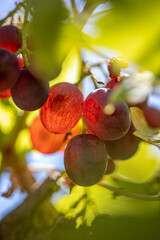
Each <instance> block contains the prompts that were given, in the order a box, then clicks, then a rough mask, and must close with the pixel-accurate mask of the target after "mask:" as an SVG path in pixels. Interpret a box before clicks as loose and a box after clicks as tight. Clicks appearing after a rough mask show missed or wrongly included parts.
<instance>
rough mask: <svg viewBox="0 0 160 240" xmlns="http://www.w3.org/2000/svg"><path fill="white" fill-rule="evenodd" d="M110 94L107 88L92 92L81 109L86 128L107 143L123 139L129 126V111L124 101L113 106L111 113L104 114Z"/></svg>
mask: <svg viewBox="0 0 160 240" xmlns="http://www.w3.org/2000/svg"><path fill="white" fill-rule="evenodd" d="M111 92H112V90H111V89H108V88H100V89H97V90H94V91H93V92H92V93H91V94H89V96H88V97H87V98H86V100H85V101H84V109H83V115H84V120H85V123H86V125H87V127H88V128H89V129H90V130H91V131H92V132H93V133H94V134H95V135H96V136H98V137H99V138H101V139H104V140H109V141H113V140H117V139H119V138H121V137H123V136H124V135H125V134H126V133H127V131H128V129H129V127H130V124H131V116H130V111H129V108H128V106H127V104H126V103H125V102H124V101H122V102H119V103H117V104H115V106H114V111H113V113H111V114H106V113H105V112H104V107H105V106H106V104H107V101H108V99H109V95H110V94H111Z"/></svg>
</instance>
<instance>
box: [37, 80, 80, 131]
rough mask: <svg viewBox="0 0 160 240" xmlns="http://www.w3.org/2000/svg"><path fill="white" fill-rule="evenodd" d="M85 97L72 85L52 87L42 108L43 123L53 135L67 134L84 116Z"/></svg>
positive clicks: (60, 84)
mask: <svg viewBox="0 0 160 240" xmlns="http://www.w3.org/2000/svg"><path fill="white" fill-rule="evenodd" d="M82 110H83V95H82V93H81V91H80V90H79V88H77V87H76V86H75V85H73V84H71V83H59V84H56V85H54V86H53V87H51V89H50V94H49V97H48V99H47V101H46V103H45V104H44V105H43V107H42V108H41V113H40V117H41V121H42V123H43V125H44V127H45V128H46V129H47V130H48V131H50V132H53V133H57V134H59V133H67V132H69V131H70V130H71V129H72V128H73V127H74V126H75V125H76V123H77V122H78V120H79V119H80V118H81V116H82Z"/></svg>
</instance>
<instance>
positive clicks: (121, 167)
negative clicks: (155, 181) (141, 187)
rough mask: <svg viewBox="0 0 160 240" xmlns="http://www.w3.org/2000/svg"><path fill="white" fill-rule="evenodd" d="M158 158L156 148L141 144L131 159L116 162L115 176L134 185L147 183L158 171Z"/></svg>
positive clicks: (159, 154)
mask: <svg viewBox="0 0 160 240" xmlns="http://www.w3.org/2000/svg"><path fill="white" fill-rule="evenodd" d="M159 158H160V153H159V150H158V149H157V148H156V147H154V146H152V145H150V144H147V143H144V142H141V143H140V145H139V149H138V151H137V152H136V154H135V155H134V156H133V157H131V158H130V159H128V160H125V161H118V164H117V169H116V171H115V176H116V177H118V178H121V179H125V180H126V181H129V182H134V183H144V182H146V181H149V180H150V179H152V178H153V177H154V176H155V174H156V172H157V171H158V169H159V164H160V162H159Z"/></svg>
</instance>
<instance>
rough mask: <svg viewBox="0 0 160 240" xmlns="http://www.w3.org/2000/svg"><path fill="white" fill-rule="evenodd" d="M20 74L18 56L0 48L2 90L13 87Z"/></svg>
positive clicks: (0, 87) (0, 81)
mask: <svg viewBox="0 0 160 240" xmlns="http://www.w3.org/2000/svg"><path fill="white" fill-rule="evenodd" d="M19 75H20V65H19V62H18V60H17V58H16V56H15V55H14V54H13V53H11V52H10V51H8V50H6V49H4V48H0V92H3V91H5V90H7V89H8V88H11V87H12V86H13V85H14V84H15V83H16V81H17V80H18V77H19Z"/></svg>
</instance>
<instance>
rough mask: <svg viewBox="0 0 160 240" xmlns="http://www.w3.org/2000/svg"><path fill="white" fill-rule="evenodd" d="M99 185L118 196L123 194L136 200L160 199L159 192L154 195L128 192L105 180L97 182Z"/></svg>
mask: <svg viewBox="0 0 160 240" xmlns="http://www.w3.org/2000/svg"><path fill="white" fill-rule="evenodd" d="M98 185H99V186H101V187H104V188H106V189H109V190H111V191H112V192H114V193H116V194H117V195H120V196H125V197H130V198H134V199H138V200H143V201H159V200H160V192H159V193H158V194H156V195H144V194H138V193H133V192H128V191H126V190H124V189H121V188H116V187H114V186H111V185H109V184H107V183H105V182H100V183H99V184H98Z"/></svg>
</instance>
